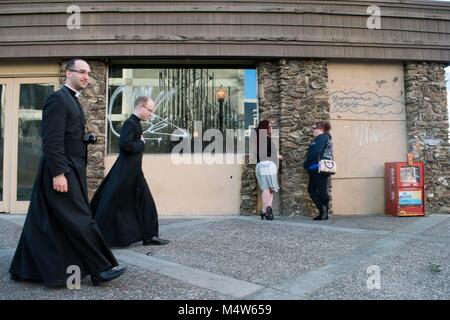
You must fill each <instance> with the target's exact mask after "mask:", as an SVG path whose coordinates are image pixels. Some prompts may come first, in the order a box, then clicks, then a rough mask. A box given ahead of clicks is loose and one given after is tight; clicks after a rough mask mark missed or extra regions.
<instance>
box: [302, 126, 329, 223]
mask: <svg viewBox="0 0 450 320" xmlns="http://www.w3.org/2000/svg"><path fill="white" fill-rule="evenodd" d="M330 129H331V125H330V123H329V122H328V121H318V122H316V123H315V125H314V126H312V127H311V131H312V133H313V135H314V137H315V138H314V140H313V141H312V142H311V144H310V145H309V147H308V153H307V154H306V160H305V163H304V164H303V167H304V168H305V169H306V171H308V174H309V184H308V193H309V196H310V197H311V200H312V201H313V202H314V204H315V205H316V207H317V209H319V215H318V216H317V217H315V218H314V219H313V220H327V219H328V205H329V201H330V196H329V195H328V178H329V176H330V175H329V174H327V173H319V172H318V168H319V161H320V160H322V159H330V160H331V159H332V150H333V149H332V148H333V145H332V142H331V135H330V133H329V131H330Z"/></svg>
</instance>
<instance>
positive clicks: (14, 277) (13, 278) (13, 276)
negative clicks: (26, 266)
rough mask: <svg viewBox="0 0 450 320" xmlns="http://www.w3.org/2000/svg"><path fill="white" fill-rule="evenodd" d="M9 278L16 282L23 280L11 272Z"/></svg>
mask: <svg viewBox="0 0 450 320" xmlns="http://www.w3.org/2000/svg"><path fill="white" fill-rule="evenodd" d="M9 278H10V279H11V280H13V281H16V282H23V281H24V280H23V279H22V278H21V277H19V276H16V275H14V274H12V275H11V276H10V277H9Z"/></svg>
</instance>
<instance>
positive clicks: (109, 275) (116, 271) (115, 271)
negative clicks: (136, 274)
mask: <svg viewBox="0 0 450 320" xmlns="http://www.w3.org/2000/svg"><path fill="white" fill-rule="evenodd" d="M125 270H126V267H125V266H119V267H116V268H111V269H109V270H107V271H103V272H100V273H97V274H95V275H94V274H91V281H92V284H93V285H94V286H98V285H100V283H103V282H108V281H111V280H113V279H115V278H117V277H119V276H121V275H122V274H123V273H124V272H125Z"/></svg>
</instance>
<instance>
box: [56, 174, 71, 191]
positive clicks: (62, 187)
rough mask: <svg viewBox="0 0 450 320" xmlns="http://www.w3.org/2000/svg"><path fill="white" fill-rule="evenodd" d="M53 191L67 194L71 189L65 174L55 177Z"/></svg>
mask: <svg viewBox="0 0 450 320" xmlns="http://www.w3.org/2000/svg"><path fill="white" fill-rule="evenodd" d="M53 189H55V190H56V191H58V192H67V191H68V190H69V187H68V186H67V179H66V176H65V175H64V173H61V174H60V175H59V176H56V177H53Z"/></svg>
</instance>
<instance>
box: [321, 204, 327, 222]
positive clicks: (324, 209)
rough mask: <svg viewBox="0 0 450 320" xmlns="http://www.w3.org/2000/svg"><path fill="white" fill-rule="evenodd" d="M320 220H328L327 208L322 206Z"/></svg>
mask: <svg viewBox="0 0 450 320" xmlns="http://www.w3.org/2000/svg"><path fill="white" fill-rule="evenodd" d="M322 220H328V207H327V206H323V216H322Z"/></svg>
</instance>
